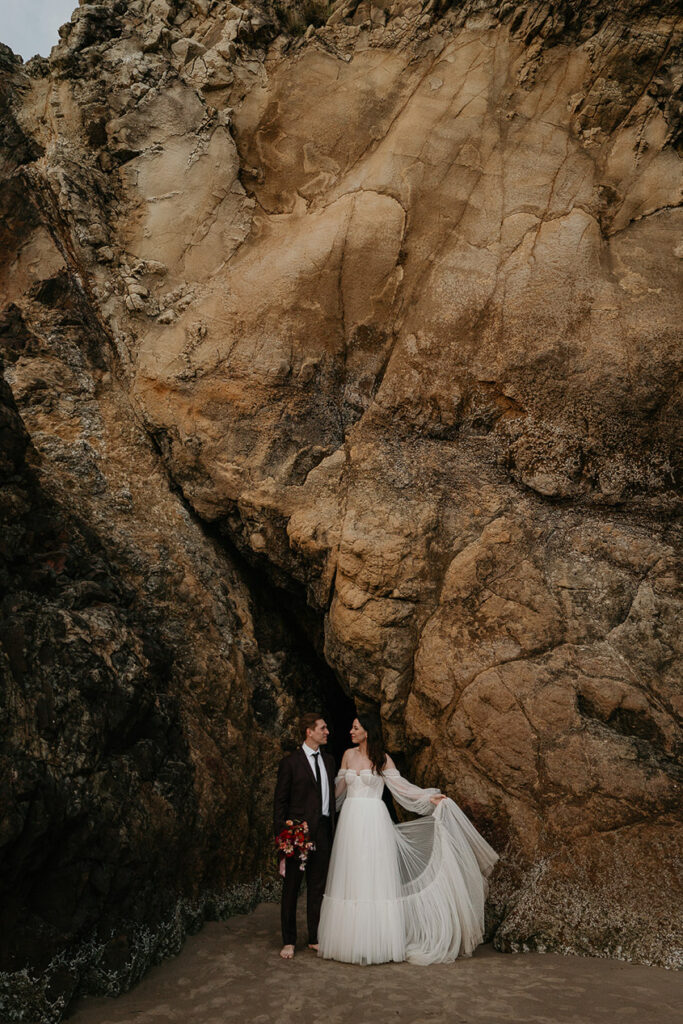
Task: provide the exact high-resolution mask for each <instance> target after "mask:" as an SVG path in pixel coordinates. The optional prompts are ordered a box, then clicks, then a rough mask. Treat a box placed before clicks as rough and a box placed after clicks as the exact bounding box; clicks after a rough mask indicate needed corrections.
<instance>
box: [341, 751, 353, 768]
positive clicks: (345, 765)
mask: <svg viewBox="0 0 683 1024" xmlns="http://www.w3.org/2000/svg"><path fill="white" fill-rule="evenodd" d="M354 750H355V747H349V749H348V750H345V751H344V756H343V757H342V762H341V766H342V768H348V767H349V758H350V757H351V754H353V752H354Z"/></svg>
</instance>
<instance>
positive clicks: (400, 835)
mask: <svg viewBox="0 0 683 1024" xmlns="http://www.w3.org/2000/svg"><path fill="white" fill-rule="evenodd" d="M497 859H498V858H497V854H496V853H495V852H494V851H493V850H492V848H491V847H490V846H489V845H488V843H487V842H486V841H485V840H484V839H483V837H482V836H480V835H479V833H478V832H477V831H476V829H475V828H474V826H473V825H472V823H471V822H470V821H469V819H468V818H467V817H466V816H465V815H464V814H463V812H462V811H461V810H460V808H459V807H458V805H457V804H455V803H454V802H453V801H452V800H442V801H441V802H440V803H439V804H438V806H437V807H436V809H435V811H434V814H432V815H429V816H427V817H424V818H419V819H417V820H416V821H410V822H406V823H403V824H400V825H394V824H393V823H392V821H391V818H390V816H389V812H388V811H387V809H386V807H385V805H384V803H383V802H382V801H381V800H377V799H359V798H355V799H353V798H352V799H350V798H348V797H347V799H346V800H345V802H344V804H343V806H342V809H341V813H340V817H339V824H338V826H337V830H336V833H335V839H334V845H333V847H332V856H331V859H330V868H329V871H328V875H327V886H326V889H325V895H324V897H323V905H322V911H321V916H320V926H319V929H318V938H319V946H320V948H319V953H318V955H319V956H321V957H324V958H325V959H332V960H341V961H344V962H346V963H355V964H375V963H386V962H387V961H389V960H396V961H401V960H409V961H411V962H412V963H417V964H431V963H446V962H448V961H452V960H455V959H456V957H458V956H469V955H470V954H471V953H472V950H473V949H474V948H475V947H476V946H477V945H478V944H479V943H480V942H481V941H482V938H483V933H484V903H485V900H486V892H487V882H486V878H487V876H488V875H489V874H490V872H491V870H492V869H493V866H494V864H495V862H496V860H497Z"/></svg>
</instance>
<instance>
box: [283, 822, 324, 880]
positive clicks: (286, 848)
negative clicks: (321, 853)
mask: <svg viewBox="0 0 683 1024" xmlns="http://www.w3.org/2000/svg"><path fill="white" fill-rule="evenodd" d="M275 845H276V846H277V848H278V850H279V851H280V855H281V856H282V857H297V856H298V858H299V869H300V870H301V871H303V870H304V868H305V867H306V861H307V860H308V855H309V853H312V852H313V850H315V843H314V842H313V841H312V840H311V839H309V838H308V825H307V823H306V822H305V821H292V820H291V819H288V820H287V821H286V822H285V827H284V828H283V830H282V832H280V833H279V834H278V835H277V836H276V838H275Z"/></svg>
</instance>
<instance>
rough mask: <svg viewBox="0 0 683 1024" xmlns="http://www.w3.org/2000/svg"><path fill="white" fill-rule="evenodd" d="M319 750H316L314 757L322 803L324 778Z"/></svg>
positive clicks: (316, 778) (316, 779)
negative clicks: (321, 774) (321, 773)
mask: <svg viewBox="0 0 683 1024" xmlns="http://www.w3.org/2000/svg"><path fill="white" fill-rule="evenodd" d="M318 756H319V752H318V751H317V750H316V752H315V753H314V755H313V757H314V758H315V781H316V782H317V783H318V793H319V794H320V804H321V805H322V802H323V780H322V779H321V778H320V762H319V761H318Z"/></svg>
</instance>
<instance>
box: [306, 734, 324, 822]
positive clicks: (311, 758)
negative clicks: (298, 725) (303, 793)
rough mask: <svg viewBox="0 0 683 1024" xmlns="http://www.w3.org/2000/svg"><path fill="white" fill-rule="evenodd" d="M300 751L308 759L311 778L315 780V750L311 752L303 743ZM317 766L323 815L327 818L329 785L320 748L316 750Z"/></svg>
mask: <svg viewBox="0 0 683 1024" xmlns="http://www.w3.org/2000/svg"><path fill="white" fill-rule="evenodd" d="M301 749H302V750H303V752H304V754H305V755H306V757H307V758H308V763H309V765H310V766H311V771H312V772H313V778H316V772H315V760H316V759H315V757H314V756H313V755H314V754H315V753H316V751H315V750H311V748H310V747H309V745H308V744H307V743H303V744H302V747H301ZM318 765H319V767H320V783H321V785H322V790H323V814H325V815H328V816H329V813H330V784H329V781H328V778H327V768H326V767H325V762H324V761H323V755H322V751H321V750H320V748H318Z"/></svg>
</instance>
